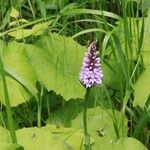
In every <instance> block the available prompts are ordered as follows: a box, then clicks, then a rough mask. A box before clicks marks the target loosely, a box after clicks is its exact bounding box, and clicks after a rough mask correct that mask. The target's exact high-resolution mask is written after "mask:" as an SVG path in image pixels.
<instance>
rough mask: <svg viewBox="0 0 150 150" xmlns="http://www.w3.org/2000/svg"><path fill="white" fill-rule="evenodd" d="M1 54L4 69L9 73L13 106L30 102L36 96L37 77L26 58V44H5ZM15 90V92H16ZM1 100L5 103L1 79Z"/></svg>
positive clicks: (0, 51) (7, 78) (7, 77)
mask: <svg viewBox="0 0 150 150" xmlns="http://www.w3.org/2000/svg"><path fill="white" fill-rule="evenodd" d="M3 45H4V46H3V47H1V49H0V54H1V56H2V59H3V63H4V69H5V71H6V72H7V76H6V81H7V87H8V92H9V97H10V103H11V105H12V106H16V105H18V104H20V103H22V102H25V101H26V100H28V99H29V98H30V97H31V95H35V94H36V86H35V82H36V80H37V79H36V75H35V73H34V70H33V68H32V66H31V65H30V64H29V62H28V58H27V56H26V49H25V44H21V43H16V42H11V43H9V44H8V45H5V44H4V43H3ZM14 90H15V91H14ZM0 91H1V92H0V100H1V101H2V102H3V103H5V102H4V94H3V86H2V81H1V78H0Z"/></svg>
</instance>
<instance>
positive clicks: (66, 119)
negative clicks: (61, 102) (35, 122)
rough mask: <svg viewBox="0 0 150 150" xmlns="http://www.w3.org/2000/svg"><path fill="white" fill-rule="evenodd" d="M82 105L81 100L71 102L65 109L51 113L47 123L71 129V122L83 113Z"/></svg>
mask: <svg viewBox="0 0 150 150" xmlns="http://www.w3.org/2000/svg"><path fill="white" fill-rule="evenodd" d="M81 109H82V103H81V101H80V100H78V99H76V100H70V101H68V102H67V104H65V106H64V107H61V108H60V109H58V110H56V111H54V112H51V113H50V116H49V118H48V119H47V123H51V124H55V125H57V126H64V127H70V125H71V121H72V120H73V119H74V118H75V117H76V116H77V115H78V113H79V112H81Z"/></svg>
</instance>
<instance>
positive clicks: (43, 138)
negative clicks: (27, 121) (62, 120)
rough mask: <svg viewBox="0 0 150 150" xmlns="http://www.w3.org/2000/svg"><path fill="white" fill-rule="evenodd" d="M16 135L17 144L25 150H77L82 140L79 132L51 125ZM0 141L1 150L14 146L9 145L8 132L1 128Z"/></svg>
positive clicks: (27, 129) (19, 132) (24, 130)
mask: <svg viewBox="0 0 150 150" xmlns="http://www.w3.org/2000/svg"><path fill="white" fill-rule="evenodd" d="M16 134H17V139H18V144H19V145H21V146H23V147H24V149H25V150H31V149H36V150H41V149H43V150H51V149H52V150H59V149H61V150H71V149H74V150H79V149H80V146H81V145H82V140H83V133H81V132H80V131H79V130H76V129H73V128H61V127H58V126H52V125H47V126H46V127H42V128H36V127H34V128H23V129H19V130H17V131H16ZM0 139H1V141H2V143H3V144H1V143H0V144H1V145H0V149H1V150H7V149H8V148H9V147H12V146H15V145H12V144H11V141H10V137H9V132H8V130H7V129H5V128H2V127H0ZM1 141H0V142H1ZM8 150H9V149H8Z"/></svg>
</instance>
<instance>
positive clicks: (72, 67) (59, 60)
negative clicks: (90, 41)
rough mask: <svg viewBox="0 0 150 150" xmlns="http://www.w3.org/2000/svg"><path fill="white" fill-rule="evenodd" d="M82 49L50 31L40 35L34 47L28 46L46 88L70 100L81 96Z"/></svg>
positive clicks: (73, 42) (70, 39)
mask: <svg viewBox="0 0 150 150" xmlns="http://www.w3.org/2000/svg"><path fill="white" fill-rule="evenodd" d="M85 49H86V48H85V47H83V46H81V45H79V44H78V43H77V42H75V41H74V40H73V39H72V38H70V37H65V36H60V35H58V34H52V35H50V36H44V37H41V39H40V40H39V41H38V43H37V44H36V46H32V48H31V46H30V47H29V48H28V55H29V59H30V62H31V64H32V65H33V66H34V68H35V71H36V73H37V76H38V80H39V81H40V82H41V83H42V84H43V85H44V86H45V87H46V88H47V89H48V90H54V91H55V92H56V93H57V94H61V95H62V96H63V97H64V98H65V99H66V100H69V99H70V98H78V97H79V98H83V97H84V94H85V89H84V87H83V86H82V85H81V84H80V82H79V79H78V78H79V77H78V76H79V71H80V67H81V63H82V59H83V56H84V52H85Z"/></svg>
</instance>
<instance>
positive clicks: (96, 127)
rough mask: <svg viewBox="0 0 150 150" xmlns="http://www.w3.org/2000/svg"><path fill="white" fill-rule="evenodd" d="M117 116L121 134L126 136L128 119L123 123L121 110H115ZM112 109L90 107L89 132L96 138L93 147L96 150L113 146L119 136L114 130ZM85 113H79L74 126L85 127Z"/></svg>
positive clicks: (104, 149)
mask: <svg viewBox="0 0 150 150" xmlns="http://www.w3.org/2000/svg"><path fill="white" fill-rule="evenodd" d="M115 113H116V117H117V122H116V123H117V124H118V130H119V134H120V135H121V136H126V134H127V126H126V125H127V120H126V118H123V119H124V124H122V121H121V120H122V117H121V114H120V113H119V112H117V111H116V112H115ZM111 114H112V113H111V110H110V109H106V110H104V109H102V108H100V107H96V108H92V109H88V121H87V125H88V132H89V133H90V135H91V137H92V138H93V139H94V141H95V142H94V144H93V146H92V148H93V149H94V150H99V149H101V150H106V149H109V148H111V147H112V146H113V144H114V143H115V141H116V139H117V137H116V133H115V130H114V125H113V118H112V115H111ZM82 117H83V114H82V113H81V114H79V115H78V116H77V117H76V118H75V119H74V120H73V121H72V127H74V128H77V129H80V128H81V129H83V123H82Z"/></svg>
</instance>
